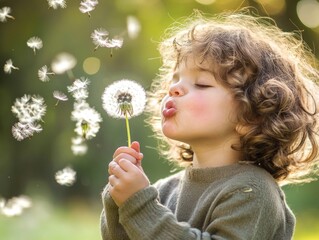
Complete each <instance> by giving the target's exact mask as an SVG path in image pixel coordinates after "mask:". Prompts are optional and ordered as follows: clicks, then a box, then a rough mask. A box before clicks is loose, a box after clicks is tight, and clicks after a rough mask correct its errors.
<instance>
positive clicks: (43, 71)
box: [38, 65, 55, 82]
mask: <svg viewBox="0 0 319 240" xmlns="http://www.w3.org/2000/svg"><path fill="white" fill-rule="evenodd" d="M54 74H55V73H54V72H50V71H49V68H48V67H47V66H46V65H44V66H43V67H41V68H40V69H39V70H38V77H39V79H40V81H42V82H48V81H50V78H49V75H54Z"/></svg>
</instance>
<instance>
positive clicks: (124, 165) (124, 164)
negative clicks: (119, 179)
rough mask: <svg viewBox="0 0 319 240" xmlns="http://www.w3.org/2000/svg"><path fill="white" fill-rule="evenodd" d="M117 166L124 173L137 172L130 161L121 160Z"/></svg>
mask: <svg viewBox="0 0 319 240" xmlns="http://www.w3.org/2000/svg"><path fill="white" fill-rule="evenodd" d="M118 164H119V167H120V168H121V169H122V170H123V171H125V172H132V171H135V170H138V168H137V167H136V166H135V165H134V164H132V163H131V162H130V161H128V160H126V159H121V160H120V161H119V163H118Z"/></svg>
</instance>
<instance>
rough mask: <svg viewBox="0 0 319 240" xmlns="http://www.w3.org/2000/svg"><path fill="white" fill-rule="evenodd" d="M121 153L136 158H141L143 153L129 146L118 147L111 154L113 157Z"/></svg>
mask: <svg viewBox="0 0 319 240" xmlns="http://www.w3.org/2000/svg"><path fill="white" fill-rule="evenodd" d="M121 153H127V154H129V155H131V156H132V157H134V158H136V159H138V160H139V159H142V158H143V154H141V153H140V152H137V151H136V150H135V149H133V148H130V147H119V148H118V149H116V150H115V152H114V154H113V158H115V157H116V156H118V155H119V154H121Z"/></svg>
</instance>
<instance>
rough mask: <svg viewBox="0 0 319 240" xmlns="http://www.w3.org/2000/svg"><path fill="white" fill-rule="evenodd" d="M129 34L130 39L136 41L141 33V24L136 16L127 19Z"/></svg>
mask: <svg viewBox="0 0 319 240" xmlns="http://www.w3.org/2000/svg"><path fill="white" fill-rule="evenodd" d="M126 22H127V33H128V36H129V38H131V39H135V38H137V36H138V35H139V33H140V31H141V24H140V22H139V20H138V19H137V18H136V17H134V16H128V17H127V20H126Z"/></svg>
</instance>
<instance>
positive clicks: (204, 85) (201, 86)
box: [195, 83, 212, 88]
mask: <svg viewBox="0 0 319 240" xmlns="http://www.w3.org/2000/svg"><path fill="white" fill-rule="evenodd" d="M195 86H196V87H198V88H209V87H212V86H211V85H206V84H199V83H196V84H195Z"/></svg>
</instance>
